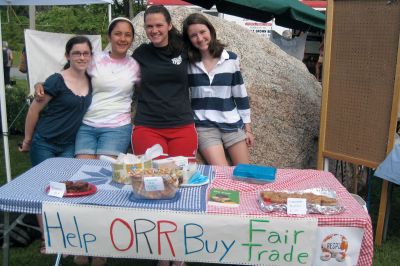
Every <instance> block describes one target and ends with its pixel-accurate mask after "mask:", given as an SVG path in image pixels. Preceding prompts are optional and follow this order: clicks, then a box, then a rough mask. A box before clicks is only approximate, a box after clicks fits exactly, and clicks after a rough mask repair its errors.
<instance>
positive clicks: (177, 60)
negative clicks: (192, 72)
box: [171, 55, 182, 65]
mask: <svg viewBox="0 0 400 266" xmlns="http://www.w3.org/2000/svg"><path fill="white" fill-rule="evenodd" d="M171 61H172V64H174V65H180V64H181V63H182V57H181V56H180V55H179V56H178V57H175V58H172V59H171Z"/></svg>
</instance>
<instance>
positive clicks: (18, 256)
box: [0, 136, 400, 266]
mask: <svg viewBox="0 0 400 266" xmlns="http://www.w3.org/2000/svg"><path fill="white" fill-rule="evenodd" d="M21 140H22V136H10V138H9V146H10V161H11V167H12V176H13V178H15V177H17V176H18V175H19V174H21V173H23V172H24V171H26V170H28V169H29V168H30V162H29V158H28V155H27V154H23V153H20V152H18V151H17V143H18V142H20V141H21ZM0 148H1V150H0V155H1V156H0V158H1V162H0V175H1V178H0V184H4V183H5V182H6V178H5V169H4V155H3V141H1V145H0ZM381 183H382V182H381V180H380V179H378V178H373V180H372V188H373V192H372V199H371V218H372V221H373V226H374V228H375V225H376V218H377V213H378V208H379V193H380V189H381V188H380V186H381ZM399 194H400V191H399V187H397V186H396V187H394V191H393V197H392V202H393V203H392V211H391V213H392V215H391V217H390V218H391V219H390V223H389V229H388V234H387V240H386V242H384V243H383V245H382V246H381V247H375V254H374V261H373V265H382V266H390V265H398V262H396V260H395V256H396V254H398V251H399V250H400V227H399V226H398V224H399V218H398V216H399V215H398V214H399V212H400V195H399ZM39 242H40V241H39V240H37V241H35V242H34V243H33V244H31V245H30V246H29V247H26V248H11V250H10V257H9V258H10V264H9V265H11V266H20V265H43V266H46V265H54V262H55V256H53V255H40V254H39V244H40V243H39ZM2 259H3V254H2V252H1V254H0V260H1V261H2ZM129 264H135V265H155V264H156V263H155V262H154V261H150V260H133V259H131V260H128V259H109V260H108V263H107V265H129ZM62 265H63V266H69V265H74V264H73V262H72V257H71V256H69V257H67V258H65V259H63V260H62ZM191 265H200V264H199V263H196V264H194V263H191Z"/></svg>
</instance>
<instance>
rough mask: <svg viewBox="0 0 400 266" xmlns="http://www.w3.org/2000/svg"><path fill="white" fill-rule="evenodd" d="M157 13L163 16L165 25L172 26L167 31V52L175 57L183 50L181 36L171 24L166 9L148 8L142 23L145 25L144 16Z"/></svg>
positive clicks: (158, 6)
mask: <svg viewBox="0 0 400 266" xmlns="http://www.w3.org/2000/svg"><path fill="white" fill-rule="evenodd" d="M158 13H160V14H162V15H163V16H164V18H165V20H166V21H167V23H168V24H171V25H172V28H171V29H170V30H169V31H168V45H167V51H168V53H169V54H170V55H173V56H175V55H177V54H179V53H181V51H182V49H183V43H182V34H181V33H180V32H179V31H178V30H177V28H175V26H174V25H173V24H172V22H171V21H172V19H171V14H170V13H169V11H168V9H167V8H166V7H165V6H163V5H155V6H150V7H149V8H147V9H146V11H145V12H144V22H145V24H146V16H147V15H149V14H158Z"/></svg>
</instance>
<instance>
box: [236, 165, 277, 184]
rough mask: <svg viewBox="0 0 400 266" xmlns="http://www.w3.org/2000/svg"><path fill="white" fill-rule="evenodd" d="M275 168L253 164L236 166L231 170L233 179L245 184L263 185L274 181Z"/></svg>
mask: <svg viewBox="0 0 400 266" xmlns="http://www.w3.org/2000/svg"><path fill="white" fill-rule="evenodd" d="M275 176H276V168H275V167H271V166H261V165H254V164H238V165H237V166H236V167H235V169H233V179H235V180H238V181H244V182H247V183H255V184H265V183H271V182H274V181H275Z"/></svg>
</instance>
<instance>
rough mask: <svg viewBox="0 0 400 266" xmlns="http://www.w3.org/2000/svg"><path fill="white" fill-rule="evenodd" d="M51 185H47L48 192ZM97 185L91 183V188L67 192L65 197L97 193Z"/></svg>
mask: <svg viewBox="0 0 400 266" xmlns="http://www.w3.org/2000/svg"><path fill="white" fill-rule="evenodd" d="M49 189H50V186H47V187H46V193H48V192H49ZM96 191H97V187H96V186H95V185H93V184H90V183H89V189H88V190H86V191H82V192H65V193H64V197H83V196H88V195H92V194H94V193H96Z"/></svg>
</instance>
